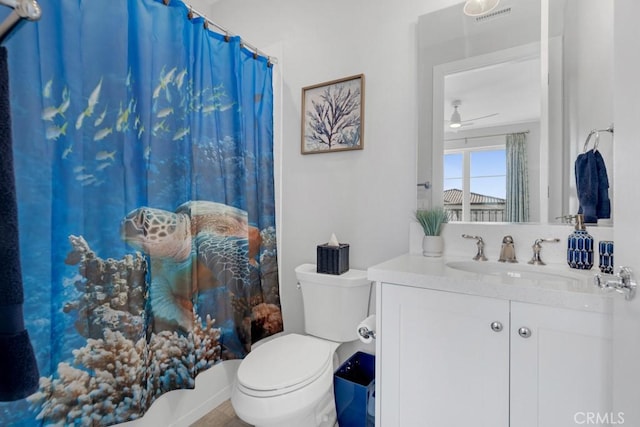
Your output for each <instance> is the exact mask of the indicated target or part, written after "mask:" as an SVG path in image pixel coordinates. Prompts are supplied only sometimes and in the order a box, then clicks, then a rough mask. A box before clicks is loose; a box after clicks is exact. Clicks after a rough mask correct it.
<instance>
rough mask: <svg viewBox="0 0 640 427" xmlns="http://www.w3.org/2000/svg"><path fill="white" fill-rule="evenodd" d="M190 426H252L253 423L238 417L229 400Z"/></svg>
mask: <svg viewBox="0 0 640 427" xmlns="http://www.w3.org/2000/svg"><path fill="white" fill-rule="evenodd" d="M190 427H251V425H250V424H247V423H245V422H244V421H242V420H241V419H240V418H238V416H237V415H236V413H235V411H234V410H233V406H231V401H230V400H227V401H225V402H224V403H222V404H221V405H220V406H218V407H217V408H216V409H214V410H213V411H211V412H209V413H208V414H207V415H205V416H204V417H202V418H200V419H199V420H198V421H196V422H195V423H193V424H191V426H190Z"/></svg>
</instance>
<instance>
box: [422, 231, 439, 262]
mask: <svg viewBox="0 0 640 427" xmlns="http://www.w3.org/2000/svg"><path fill="white" fill-rule="evenodd" d="M443 249H444V239H443V238H442V236H424V237H423V238H422V255H424V256H428V257H441V256H442V251H443Z"/></svg>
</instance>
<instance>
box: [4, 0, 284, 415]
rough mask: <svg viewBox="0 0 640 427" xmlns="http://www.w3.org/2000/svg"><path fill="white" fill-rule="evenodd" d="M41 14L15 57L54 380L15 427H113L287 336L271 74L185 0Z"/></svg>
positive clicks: (30, 289)
mask: <svg viewBox="0 0 640 427" xmlns="http://www.w3.org/2000/svg"><path fill="white" fill-rule="evenodd" d="M39 3H40V6H41V8H42V18H41V20H40V21H39V22H38V23H28V22H23V23H21V24H20V25H19V26H18V27H17V28H16V29H14V31H13V32H12V33H11V35H10V36H9V37H8V38H7V40H5V41H4V45H5V46H6V47H7V49H8V54H9V76H10V83H11V84H10V94H11V98H10V100H11V117H12V129H13V132H12V133H13V145H14V161H15V169H16V171H15V175H16V193H17V198H18V211H19V224H20V251H21V262H22V274H23V286H24V294H25V302H24V313H25V323H26V326H27V329H28V330H29V335H30V336H31V340H32V343H33V346H34V349H35V352H36V358H37V361H38V367H39V370H40V376H41V378H40V386H39V390H38V391H37V392H36V393H35V394H33V395H31V396H29V397H28V398H27V399H24V400H21V401H17V402H11V403H0V425H2V426H12V425H15V426H18V425H19V426H22V425H25V426H32V425H77V426H80V425H87V426H89V425H91V426H99V425H111V424H116V423H121V422H125V421H128V420H133V419H136V418H140V417H142V416H143V415H144V413H145V411H146V410H147V409H148V408H149V407H150V405H151V403H153V401H154V400H155V399H156V398H157V397H158V396H160V395H161V394H162V393H165V392H167V391H170V390H173V389H178V388H193V387H194V378H195V376H196V375H197V374H198V373H199V372H202V371H203V370H205V369H207V368H209V367H211V366H212V365H214V364H216V363H218V362H220V361H222V360H226V359H236V358H242V357H244V356H245V355H246V354H247V352H248V351H249V349H250V346H251V344H252V343H253V342H255V341H257V340H259V339H261V338H263V337H266V336H268V335H271V334H273V333H276V332H279V331H281V330H282V316H281V311H280V299H279V294H278V270H277V259H276V234H275V211H274V209H275V203H274V182H273V181H274V176H273V131H272V125H273V120H272V115H273V101H272V100H273V94H272V86H271V79H272V68H271V64H270V63H269V61H268V59H267V58H264V57H262V56H258V55H255V54H253V52H250V51H248V50H247V49H245V48H244V47H243V46H242V42H241V40H240V39H239V37H235V36H234V37H226V36H224V35H220V34H216V33H215V32H213V31H211V30H210V29H209V28H207V25H206V24H205V21H204V20H203V19H202V18H198V17H194V16H193V15H192V14H191V13H190V11H189V9H188V8H187V7H186V6H185V5H184V4H183V3H182V2H179V1H176V0H171V1H168V0H165V1H154V0H128V1H127V0H39ZM0 369H10V367H0Z"/></svg>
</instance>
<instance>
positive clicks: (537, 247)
mask: <svg viewBox="0 0 640 427" xmlns="http://www.w3.org/2000/svg"><path fill="white" fill-rule="evenodd" d="M559 241H560V239H558V238H554V239H536V241H535V243H534V244H533V246H531V247H532V248H533V257H532V258H531V261H529V264H533V265H545V263H544V262H543V261H542V260H541V259H540V251H541V250H542V242H555V243H557V242H559Z"/></svg>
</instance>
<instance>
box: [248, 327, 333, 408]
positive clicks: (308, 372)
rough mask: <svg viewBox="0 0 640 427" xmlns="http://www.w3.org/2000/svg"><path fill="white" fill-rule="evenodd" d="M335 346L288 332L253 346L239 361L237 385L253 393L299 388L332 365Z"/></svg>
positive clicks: (269, 393)
mask: <svg viewBox="0 0 640 427" xmlns="http://www.w3.org/2000/svg"><path fill="white" fill-rule="evenodd" d="M333 352H334V348H332V346H331V345H330V343H329V342H327V341H323V340H321V339H318V338H315V337H310V336H305V335H298V334H289V335H284V336H282V337H278V338H276V339H274V340H271V341H269V342H267V343H265V344H263V345H261V346H259V347H257V348H256V349H255V350H253V351H252V352H251V353H249V354H248V355H247V357H245V359H244V360H243V362H242V363H241V364H240V367H239V368H238V373H237V380H238V382H237V386H238V388H239V389H240V390H241V391H242V392H243V393H246V394H248V395H250V396H255V397H271V396H278V395H281V394H285V393H290V392H293V391H296V390H299V389H300V388H302V387H305V386H306V385H308V384H310V383H312V382H313V381H315V380H317V379H318V378H319V377H320V376H321V375H322V374H323V373H325V371H326V370H327V369H331V367H332V366H333Z"/></svg>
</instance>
